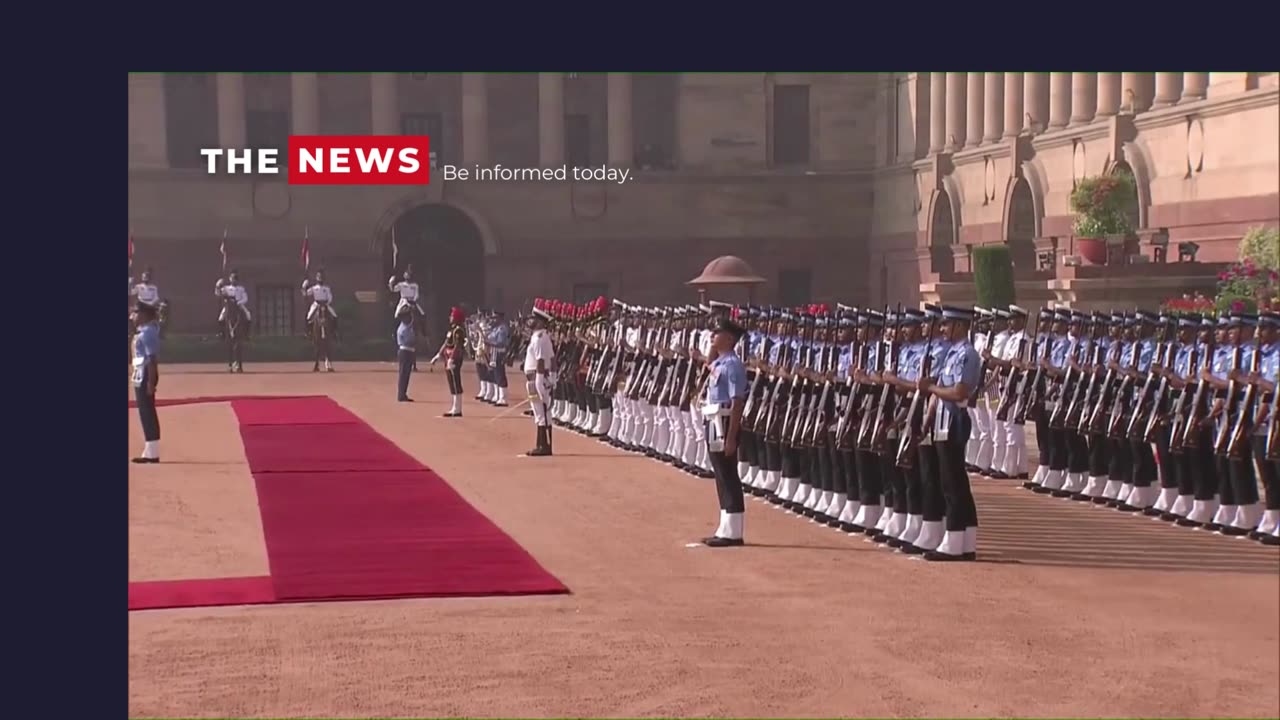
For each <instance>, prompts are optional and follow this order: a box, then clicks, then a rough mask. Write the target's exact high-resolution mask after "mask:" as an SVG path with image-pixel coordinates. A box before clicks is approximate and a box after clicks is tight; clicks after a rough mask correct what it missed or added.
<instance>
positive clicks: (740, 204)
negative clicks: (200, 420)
mask: <svg viewBox="0 0 1280 720" xmlns="http://www.w3.org/2000/svg"><path fill="white" fill-rule="evenodd" d="M1278 91H1280V89H1278V88H1277V82H1276V74H1275V73H1154V74H1153V73H1113V74H1108V73H1025V74H1023V73H968V74H966V73H933V74H929V73H866V74H856V73H836V74H830V73H826V74H823V73H814V74H805V73H739V74H725V73H682V74H629V73H608V74H602V73H536V74H532V73H531V74H494V73H465V74H459V73H399V74H394V73H374V74H342V73H333V74H326V73H292V74H266V73H261V74H241V73H217V74H199V73H197V74H172V73H171V74H154V73H140V74H132V75H130V77H129V183H130V192H129V214H130V224H131V227H130V232H131V233H132V235H133V238H134V244H135V248H136V254H135V262H136V263H138V264H140V265H143V266H150V267H153V268H154V269H155V271H156V274H157V280H158V282H159V284H160V285H161V287H162V290H163V291H164V294H165V295H166V296H167V297H168V298H170V299H171V301H172V302H173V303H174V305H175V308H177V312H176V313H175V325H176V326H177V328H176V329H177V330H178V331H180V332H181V331H198V330H200V329H202V328H203V327H204V326H205V325H206V324H207V323H206V322H205V318H204V317H203V315H204V314H207V313H202V312H201V311H202V310H203V309H204V308H206V307H207V306H211V304H212V303H211V300H210V299H209V298H210V297H211V293H212V284H213V282H214V280H215V279H216V278H217V277H218V273H219V272H220V270H221V256H220V255H219V247H220V245H221V244H222V242H223V240H222V239H223V236H224V233H225V235H226V237H227V243H226V244H227V248H228V260H229V264H230V265H231V266H234V267H236V268H237V269H239V270H240V272H241V275H242V276H243V278H244V280H245V282H246V285H247V286H248V287H249V290H250V293H251V295H252V297H253V299H254V305H255V309H256V310H257V311H258V313H257V314H258V316H259V317H261V318H262V321H261V322H260V323H259V328H258V329H259V331H260V332H266V333H280V334H283V333H289V332H293V331H296V330H298V329H300V325H301V319H300V318H301V313H302V312H303V308H302V306H301V303H302V299H301V295H300V293H299V292H298V285H299V283H300V281H301V277H302V275H301V272H302V269H301V266H300V263H299V260H298V256H299V248H300V244H301V242H302V238H303V237H304V236H306V237H307V238H308V242H309V245H310V248H311V256H312V264H313V267H315V266H317V265H322V266H324V267H325V268H326V270H327V271H328V273H329V275H330V280H331V282H332V284H333V285H334V286H335V289H336V290H337V291H338V294H339V297H340V298H341V299H342V300H341V303H340V304H345V305H347V306H348V308H349V312H354V313H356V314H357V315H358V316H361V317H364V318H368V319H369V320H370V325H369V327H371V328H374V327H376V329H377V331H379V332H380V331H381V330H382V325H381V324H379V322H385V321H386V316H387V315H389V312H390V311H389V308H388V307H387V305H386V304H385V303H386V300H387V298H386V287H385V286H386V279H387V277H388V276H390V275H391V272H392V267H393V250H392V247H393V242H392V239H393V238H394V240H395V242H394V247H395V248H396V249H397V250H398V256H397V257H396V258H395V259H396V260H398V264H399V265H400V266H401V267H403V265H404V264H405V263H406V262H412V263H413V265H414V268H415V270H416V272H417V274H418V277H419V279H420V282H422V283H423V285H424V296H425V297H424V300H425V302H426V304H427V305H428V311H429V313H431V315H432V316H433V317H441V316H442V315H443V314H444V312H446V311H447V309H448V307H449V306H450V305H451V304H454V303H456V302H467V303H470V304H473V305H481V304H483V305H491V306H498V307H505V308H507V309H510V310H515V309H517V308H518V307H519V306H521V305H523V304H525V303H527V302H528V300H529V299H530V298H532V297H533V296H535V295H542V294H546V295H557V296H561V297H578V298H581V299H585V298H589V297H595V296H596V295H599V294H607V295H615V296H622V297H626V298H628V299H629V300H634V301H637V302H669V301H673V300H678V299H681V298H685V299H690V300H692V299H693V298H694V297H696V296H695V295H694V294H693V293H692V292H691V291H690V290H689V289H688V288H687V287H686V286H685V285H684V283H685V281H686V280H688V279H689V278H692V277H693V276H695V275H697V274H698V272H699V271H700V270H701V268H702V266H703V264H705V263H706V262H707V261H708V260H709V259H711V258H713V257H716V256H718V255H723V254H734V255H738V256H741V257H743V258H745V259H746V260H748V261H749V262H750V263H751V264H752V265H753V266H754V267H755V269H756V270H757V271H758V272H759V273H760V274H761V275H763V276H764V277H766V278H767V279H769V281H770V282H769V283H768V285H766V286H765V287H764V288H762V289H761V290H760V291H759V292H757V295H756V299H757V300H758V301H761V302H779V303H802V302H810V301H814V302H823V301H826V302H833V301H836V300H842V301H845V302H854V303H860V304H861V303H870V304H876V303H882V302H888V301H894V302H896V301H904V302H913V301H918V300H919V299H921V298H943V299H963V298H964V297H965V295H966V293H970V294H971V292H972V291H971V283H970V282H969V280H970V276H969V275H968V252H969V250H970V249H971V248H972V247H974V246H976V245H981V244H987V243H993V242H1008V243H1010V246H1011V248H1014V249H1015V257H1016V258H1017V259H1018V277H1019V293H1020V297H1022V295H1023V294H1027V295H1028V297H1031V298H1033V299H1041V298H1042V299H1057V300H1061V301H1065V302H1074V303H1077V304H1080V303H1085V302H1087V301H1088V300H1089V298H1091V297H1092V296H1093V295H1096V294H1097V293H1096V292H1095V291H1096V290H1098V288H1102V289H1103V290H1106V291H1107V292H1112V294H1114V291H1115V290H1116V289H1117V288H1122V287H1128V286H1129V285H1133V286H1134V287H1135V290H1134V292H1140V291H1142V290H1149V289H1150V287H1151V283H1150V282H1149V281H1148V280H1146V279H1143V278H1146V276H1147V275H1151V276H1158V277H1161V278H1168V277H1172V276H1175V275H1179V274H1186V273H1188V272H1190V273H1191V274H1193V275H1197V276H1205V273H1204V272H1203V268H1197V269H1196V271H1195V272H1192V271H1191V270H1190V269H1189V266H1191V265H1204V263H1203V262H1201V263H1181V264H1179V265H1180V267H1179V268H1174V269H1173V270H1175V272H1172V273H1171V272H1170V270H1171V269H1170V268H1168V267H1164V268H1157V267H1156V265H1164V264H1165V263H1147V264H1145V265H1139V264H1130V263H1125V264H1124V265H1123V266H1121V265H1117V266H1115V267H1108V268H1105V269H1099V268H1076V267H1074V266H1073V265H1070V264H1064V263H1070V261H1071V260H1070V259H1071V257H1072V255H1073V248H1072V244H1071V241H1072V238H1071V237H1070V220H1071V218H1070V213H1069V209H1068V206H1067V197H1068V195H1069V193H1070V190H1071V187H1072V184H1073V182H1074V181H1075V180H1077V179H1079V178H1080V177H1084V176H1086V175H1093V174H1098V173H1100V172H1109V171H1113V170H1115V169H1116V168H1123V169H1127V170H1130V171H1131V172H1133V174H1134V176H1135V178H1136V180H1137V185H1138V197H1137V198H1135V208H1136V213H1137V217H1136V220H1137V221H1138V222H1137V225H1138V227H1139V228H1140V232H1139V238H1140V240H1139V243H1138V245H1137V247H1135V248H1130V249H1129V250H1131V251H1132V252H1131V253H1129V254H1132V255H1142V254H1143V253H1144V252H1147V250H1146V249H1145V248H1147V247H1152V248H1154V247H1157V246H1159V244H1160V242H1161V241H1162V240H1163V239H1166V238H1167V239H1168V240H1169V241H1170V242H1171V243H1172V244H1171V245H1170V246H1169V247H1174V246H1176V243H1177V242H1179V241H1183V240H1195V241H1196V242H1197V243H1198V244H1199V245H1200V252H1199V258H1198V259H1199V260H1201V261H1213V260H1219V259H1223V258H1227V257H1229V256H1232V255H1233V253H1234V248H1235V242H1236V241H1238V239H1239V237H1240V236H1241V235H1242V234H1243V231H1244V229H1246V228H1247V227H1249V226H1251V225H1257V224H1265V223H1271V224H1274V223H1275V222H1277V219H1278V218H1280V210H1278V209H1277V203H1278V193H1280V187H1277V182H1278V181H1277V173H1278V172H1280V161H1278V160H1277V152H1278V148H1277V135H1280V125H1278V123H1280V118H1278V116H1277V110H1278V109H1280V103H1278V94H1277V93H1278ZM368 133H374V134H400V133H407V134H427V135H430V136H431V138H432V147H433V153H432V154H433V158H432V161H433V162H434V163H435V165H436V166H437V168H439V167H442V166H444V165H446V164H453V165H458V166H461V167H474V166H481V167H485V166H492V165H497V164H500V165H502V166H503V167H515V168H523V167H559V166H561V165H565V164H568V165H570V166H575V167H603V166H608V167H611V168H629V169H630V170H631V172H632V179H630V180H629V181H628V182H626V183H625V184H621V185H619V184H617V183H610V182H607V181H602V182H543V181H536V182H520V181H505V182H504V181H482V180H466V181H445V180H443V179H442V174H441V173H439V172H436V173H433V177H432V181H431V183H430V184H429V185H428V186H425V187H415V188H404V187H323V186H292V187H291V186H289V185H287V184H286V183H285V182H284V180H283V176H281V177H280V178H279V179H277V178H266V177H254V178H249V177H243V176H210V175H208V174H207V173H206V171H205V168H204V161H203V159H202V158H201V157H200V155H199V149H200V148H202V147H219V146H220V147H232V148H241V147H278V148H283V147H284V146H285V145H286V142H287V137H288V135H290V134H353V135H359V134H368ZM282 156H283V154H282ZM1148 254H1151V253H1148ZM1174 254H1176V253H1173V252H1170V255H1174ZM1156 259H1167V260H1171V259H1172V258H1171V257H1165V258H1156ZM1206 267H1207V266H1206ZM1126 283H1128V285H1126ZM188 308H189V309H188Z"/></svg>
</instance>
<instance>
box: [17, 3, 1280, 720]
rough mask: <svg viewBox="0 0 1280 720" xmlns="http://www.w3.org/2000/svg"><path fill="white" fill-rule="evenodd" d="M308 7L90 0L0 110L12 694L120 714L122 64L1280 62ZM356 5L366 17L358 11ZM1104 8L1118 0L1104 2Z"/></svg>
mask: <svg viewBox="0 0 1280 720" xmlns="http://www.w3.org/2000/svg"><path fill="white" fill-rule="evenodd" d="M299 7H300V6H299ZM317 7H318V6H314V5H313V6H307V10H309V11H310V12H309V13H301V12H299V11H298V9H299V8H298V7H290V6H288V5H272V4H257V5H245V6H243V7H239V8H238V7H237V6H236V5H235V4H231V5H220V6H218V7H217V8H195V9H188V10H181V11H178V12H177V13H176V14H175V11H174V9H173V8H172V6H159V5H155V6H149V5H148V4H145V3H144V4H143V5H141V6H139V5H133V6H130V8H129V12H126V13H121V14H122V15H124V17H123V18H116V20H117V22H115V23H112V24H113V25H118V24H120V23H119V20H121V19H123V20H124V21H125V22H126V23H127V24H126V25H125V27H126V28H127V29H126V31H125V32H124V33H113V32H104V30H105V27H106V26H105V23H104V22H103V21H105V18H101V17H99V18H96V19H95V20H94V21H91V22H88V23H82V24H80V27H81V28H82V29H80V30H75V29H70V28H67V29H65V30H64V31H63V32H62V33H61V39H60V41H59V42H58V43H55V44H53V45H50V46H47V47H45V48H44V50H45V51H47V52H57V53H59V54H61V55H62V56H63V57H66V58H72V57H74V58H77V59H79V58H83V59H84V61H82V62H80V63H78V64H79V65H81V66H82V67H83V68H84V69H80V68H67V67H62V68H51V69H49V70H43V71H40V70H27V69H25V68H17V69H15V72H13V73H11V74H10V76H9V77H10V82H11V85H10V87H9V93H10V95H9V96H10V97H11V98H14V102H13V104H12V105H11V106H10V107H9V109H8V114H9V117H10V119H11V120H16V121H17V122H18V128H19V132H18V134H15V135H12V136H10V137H9V138H7V139H8V143H6V149H7V151H8V152H7V153H6V167H7V169H8V171H9V172H8V173H6V174H7V175H8V179H9V181H10V183H9V184H10V186H11V187H12V189H11V190H10V196H9V199H10V202H9V204H8V210H9V212H8V213H7V217H6V227H5V230H6V233H7V235H8V241H9V242H8V244H7V248H6V250H7V251H8V257H7V259H8V260H9V272H8V273H7V276H8V280H9V282H8V283H6V291H7V294H8V299H9V302H10V304H11V307H14V308H15V309H18V312H19V313H22V314H23V317H22V318H15V321H14V322H12V323H11V325H10V327H11V331H10V333H11V334H10V341H11V343H13V346H14V347H15V349H13V350H10V352H9V353H8V358H9V362H10V363H12V364H15V365H16V366H15V367H11V368H9V378H10V382H9V384H8V388H9V393H10V394H9V397H8V398H7V399H8V403H7V404H8V407H9V408H11V411H10V413H9V418H8V420H9V422H10V424H11V425H15V426H17V428H18V432H17V433H11V434H10V437H11V438H14V440H13V441H11V445H10V451H9V455H10V458H11V460H12V463H11V467H12V468H13V469H12V470H11V471H10V472H9V473H6V477H5V478H4V480H5V482H4V487H5V489H6V491H7V503H6V505H7V509H8V512H7V513H6V519H7V520H8V522H7V523H6V524H7V526H8V529H9V530H10V532H9V533H8V534H9V536H10V538H11V540H10V548H9V552H8V553H7V557H8V560H9V562H10V565H11V567H10V568H9V577H10V578H11V580H12V582H13V583H14V585H15V586H16V587H12V586H11V594H10V598H11V600H12V601H13V602H12V603H11V604H13V605H14V606H15V610H16V612H14V613H13V614H11V615H10V618H11V622H10V633H11V634H10V637H9V638H8V640H9V641H10V643H12V645H11V646H10V647H11V648H12V650H11V655H12V656H13V657H15V658H20V660H21V662H22V664H23V669H24V671H25V672H24V673H22V675H23V676H25V677H27V678H29V681H24V683H23V686H22V687H21V688H20V689H19V692H17V693H14V694H13V695H12V696H13V697H16V698H18V707H16V708H14V711H15V712H16V713H19V714H21V713H23V711H28V710H29V712H31V713H41V714H45V713H48V712H49V710H50V707H53V708H55V709H56V710H57V711H58V712H60V713H61V714H65V715H67V716H69V717H77V716H81V715H83V716H88V717H97V716H100V715H102V714H103V711H107V712H110V713H114V712H118V711H120V710H121V709H124V710H125V713H126V714H127V704H128V690H127V688H128V664H127V658H128V655H127V647H128V645H127V643H128V638H127V632H128V620H127V613H126V603H125V587H124V586H125V582H126V573H127V542H128V541H127V537H128V536H127V527H126V522H127V520H126V518H127V517H128V501H127V492H126V488H127V484H128V475H127V465H126V464H125V463H122V462H121V460H122V458H121V445H122V444H124V443H126V442H127V440H126V437H127V436H126V433H127V427H126V426H125V425H124V423H123V419H124V418H125V412H124V400H125V398H122V397H121V395H122V394H124V393H122V392H121V391H122V389H123V387H122V386H124V384H125V374H124V361H123V357H121V356H122V355H123V353H121V352H120V350H121V348H120V345H122V344H123V343H121V342H120V334H121V327H122V325H123V323H122V322H121V321H122V317H121V315H122V312H121V311H122V305H123V303H122V302H120V301H119V298H120V296H121V288H120V286H119V276H118V275H116V274H115V273H117V272H121V273H122V274H123V271H124V265H125V262H126V260H125V242H126V234H127V231H128V213H127V208H128V186H127V182H122V180H124V179H125V177H124V169H125V167H126V166H127V156H126V147H125V145H124V143H123V142H122V140H123V139H124V138H125V137H126V136H127V105H126V100H125V92H124V91H125V77H124V75H125V72H126V71H127V70H129V69H132V70H174V71H177V70H188V71H191V70H235V69H246V70H247V69H252V68H265V69H272V70H289V69H296V70H301V69H316V70H336V69H339V68H343V67H346V68H359V69H364V70H368V69H397V68H398V69H402V70H415V69H422V70H432V71H442V70H447V69H450V68H455V69H458V68H464V67H465V68H467V69H470V70H487V71H515V70H518V69H521V68H527V69H529V71H534V70H539V69H543V70H545V69H561V70H584V71H585V70H590V69H592V66H594V68H595V69H597V70H606V69H618V70H621V69H627V68H628V67H631V68H643V69H644V70H648V71H688V70H689V69H690V68H698V69H701V70H703V71H714V70H721V71H729V70H731V69H734V68H737V69H740V70H751V69H755V70H760V69H763V68H768V67H773V68H777V69H792V70H801V69H810V70H818V69H828V70H831V71H850V70H853V69H855V68H864V69H868V70H890V69H903V70H906V69H929V68H939V67H941V68H945V67H948V66H950V67H956V66H961V67H962V68H965V69H968V68H982V67H987V68H1000V67H1005V68H1010V69H1020V70H1028V69H1035V68H1036V67H1037V66H1038V67H1046V68H1047V67H1052V66H1058V67H1066V66H1076V67H1077V68H1079V67H1082V66H1083V67H1089V68H1091V69H1098V70H1108V69H1111V70H1114V69H1117V68H1124V67H1129V68H1159V67H1184V68H1185V69H1194V66H1206V65H1212V66H1216V67H1228V68H1235V69H1247V68H1255V69H1257V68H1263V69H1265V67H1267V66H1269V65H1273V64H1274V61H1273V59H1272V58H1271V57H1270V56H1269V55H1268V52H1269V51H1270V49H1271V48H1273V47H1274V44H1273V41H1272V38H1270V37H1269V33H1270V32H1271V30H1270V29H1271V28H1272V27H1274V18H1273V20H1272V21H1267V20H1266V19H1265V17H1263V16H1262V13H1260V12H1259V11H1248V12H1246V13H1244V14H1243V15H1241V14H1238V13H1231V12H1226V13H1223V12H1221V10H1222V9H1216V10H1214V11H1213V12H1208V11H1205V10H1204V8H1201V7H1199V6H1188V8H1187V9H1186V10H1181V11H1180V10H1176V9H1175V10H1173V11H1169V10H1168V9H1167V8H1168V6H1167V5H1161V6H1159V7H1157V6H1155V5H1154V4H1152V5H1151V6H1149V7H1147V6H1144V5H1142V4H1137V5H1132V4H1131V5H1123V4H1117V3H1111V4H1108V5H1106V6H1098V7H1095V6H1087V7H1086V6H1072V5H1062V4H1049V5H1041V6H1038V7H1036V8H1028V7H1026V6H1025V5H1020V6H1016V7H1015V6H1007V7H1005V6H1001V5H998V4H996V5H991V4H988V5H979V6H963V7H962V6H957V5H954V4H952V5H946V4H942V5H939V6H937V9H934V8H933V7H931V6H929V5H909V4H905V3H879V4H872V5H866V4H856V5H849V6H837V5H825V6H819V5H811V6H799V7H788V8H787V10H784V11H782V12H779V11H778V10H777V7H778V6H776V5H770V4H763V5H761V6H758V9H757V10H756V11H751V10H750V8H749V7H748V6H744V5H731V6H722V7H717V8H715V9H712V8H711V7H707V8H706V9H704V7H703V6H698V5H679V6H675V5H672V6H664V5H662V4H653V3H645V4H626V5H622V6H601V5H598V4H593V5H590V6H586V5H584V6H582V7H580V8H576V9H575V8H574V7H573V6H572V5H561V6H555V7H551V6H547V5H529V6H525V7H527V8H528V10H525V11H524V13H523V15H521V14H520V12H521V11H522V10H524V8H521V7H519V6H509V7H504V6H484V7H483V8H477V10H480V11H483V12H484V13H485V16H484V17H481V18H477V17H472V16H470V15H467V14H464V13H458V12H456V10H455V9H454V8H450V7H447V6H444V7H442V6H439V5H435V6H427V7H423V6H421V5H419V6H413V7H412V9H408V8H407V6H406V7H395V6H384V7H376V6H375V7H371V8H368V9H363V8H360V9H357V8H350V7H339V6H335V7H336V8H337V9H338V13H334V14H331V15H330V17H326V18H323V19H320V20H317V19H315V18H316V16H317V15H318V13H316V10H317ZM500 8H501V15H499V9H500ZM761 11H764V12H761ZM355 13H360V14H361V15H363V16H365V17H367V18H368V20H369V24H368V26H367V27H366V26H363V25H361V24H360V23H359V22H358V20H359V18H358V17H355ZM1100 13H1106V14H1108V17H1107V18H1105V19H1103V18H1099V17H1095V15H1097V14H1100ZM113 14H114V13H113ZM308 16H309V17H308ZM1246 17H1247V18H1251V19H1252V20H1242V19H1241V18H1246ZM165 18H171V19H172V20H171V25H172V26H171V27H170V26H169V24H166V23H165V22H164V19H165ZM1220 18H1221V19H1220ZM83 19H84V18H82V20H83ZM1217 23H1221V24H1220V25H1219V24H1217ZM76 33H84V37H77V36H76ZM309 38H311V39H314V40H313V41H312V42H307V39H309ZM72 51H73V52H72ZM121 56H123V57H124V63H123V64H124V65H127V66H128V67H122V68H121V69H120V70H118V71H116V70H111V69H102V67H101V65H102V64H103V61H104V60H106V61H110V60H114V59H115V58H117V57H121ZM65 61H66V60H64V62H65ZM38 62H40V60H39V59H35V58H33V63H38ZM21 128H25V129H26V131H25V132H23V131H22V130H21ZM112 267H116V268H119V269H118V270H111V269H110V268H112ZM19 308H21V309H19ZM23 310H26V311H27V312H25V313H23ZM51 311H53V312H51ZM59 311H61V312H59ZM68 313H71V314H70V315H68ZM15 590H16V592H15ZM15 646H16V647H15ZM23 691H25V692H23ZM24 697H29V698H31V700H30V701H29V702H30V703H31V705H30V708H28V707H24V706H23V703H24V700H23V698H24ZM50 703H53V704H52V706H51V705H50ZM116 703H120V705H117V704H116ZM121 705H123V706H124V707H123V708H122V707H121ZM193 710H197V709H196V708H193ZM200 710H212V709H208V708H204V709H200Z"/></svg>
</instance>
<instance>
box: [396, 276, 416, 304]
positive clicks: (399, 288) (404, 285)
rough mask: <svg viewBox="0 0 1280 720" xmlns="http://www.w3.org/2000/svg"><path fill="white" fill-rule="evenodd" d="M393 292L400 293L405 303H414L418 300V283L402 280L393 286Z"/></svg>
mask: <svg viewBox="0 0 1280 720" xmlns="http://www.w3.org/2000/svg"><path fill="white" fill-rule="evenodd" d="M391 289H392V291H394V292H398V293H400V299H401V300H404V301H405V302H413V301H415V300H417V299H418V283H416V282H413V281H410V280H401V281H400V282H398V283H396V284H395V285H393V286H392V288H391Z"/></svg>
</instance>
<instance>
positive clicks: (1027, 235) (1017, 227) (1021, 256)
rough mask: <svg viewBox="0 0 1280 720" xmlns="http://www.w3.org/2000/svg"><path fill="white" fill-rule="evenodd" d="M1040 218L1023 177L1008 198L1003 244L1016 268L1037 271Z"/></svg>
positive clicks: (1014, 184)
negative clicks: (1036, 248)
mask: <svg viewBox="0 0 1280 720" xmlns="http://www.w3.org/2000/svg"><path fill="white" fill-rule="evenodd" d="M1039 225H1040V218H1039V216H1038V214H1037V213H1036V201H1035V196H1034V194H1033V193H1032V191H1031V183H1030V182H1028V181H1027V179H1026V178H1024V177H1018V178H1015V179H1014V180H1013V184H1012V186H1011V187H1010V188H1009V193H1008V195H1007V196H1006V198H1005V217H1004V241H1005V244H1007V245H1008V246H1009V255H1010V257H1011V258H1012V260H1013V264H1014V267H1015V268H1025V269H1027V270H1034V269H1035V259H1036V258H1035V239H1036V237H1037V235H1038V233H1039Z"/></svg>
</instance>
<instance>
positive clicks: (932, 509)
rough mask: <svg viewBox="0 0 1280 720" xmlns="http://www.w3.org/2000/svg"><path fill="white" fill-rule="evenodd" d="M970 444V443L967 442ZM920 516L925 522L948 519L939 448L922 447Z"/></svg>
mask: <svg viewBox="0 0 1280 720" xmlns="http://www.w3.org/2000/svg"><path fill="white" fill-rule="evenodd" d="M966 442H968V441H966ZM919 467H920V482H921V493H920V514H921V515H923V516H924V521H925V522H938V521H940V520H942V519H943V518H944V517H946V513H947V502H946V500H945V498H944V496H943V494H942V476H941V475H940V474H939V470H938V446H937V445H933V444H929V445H921V446H920V460H919Z"/></svg>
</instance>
